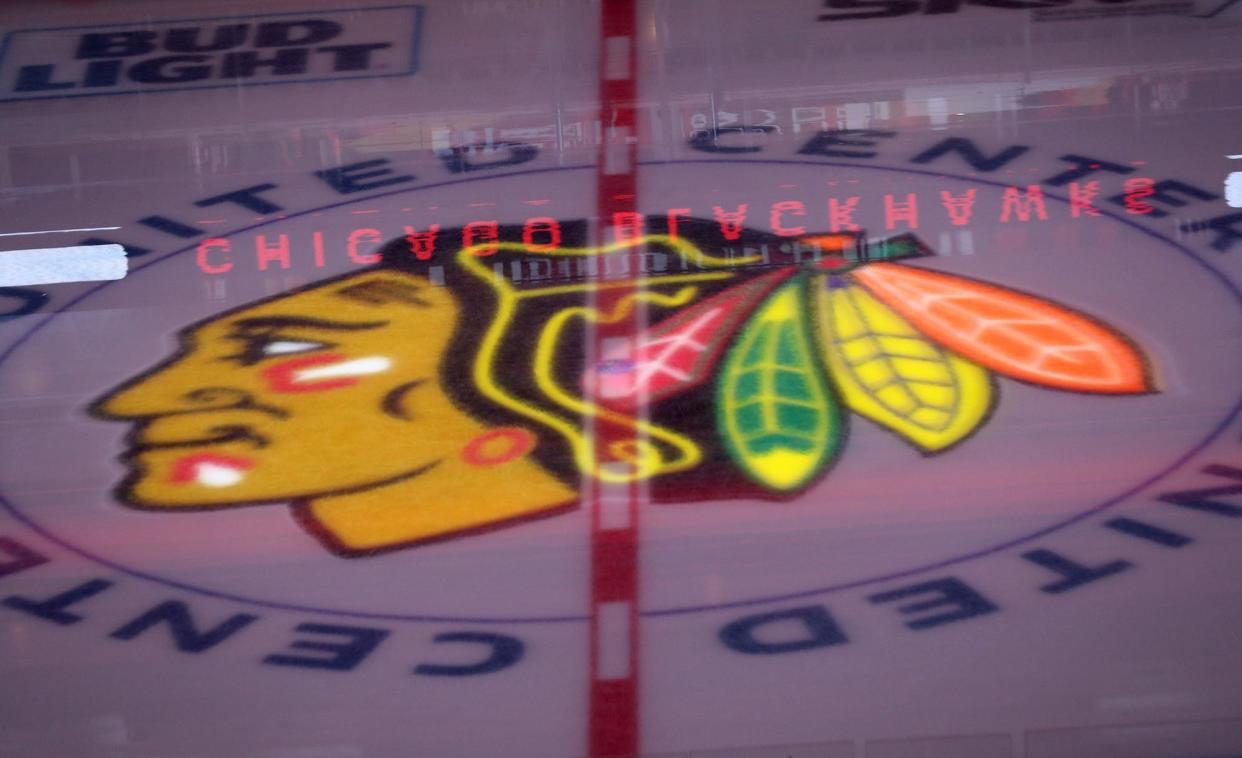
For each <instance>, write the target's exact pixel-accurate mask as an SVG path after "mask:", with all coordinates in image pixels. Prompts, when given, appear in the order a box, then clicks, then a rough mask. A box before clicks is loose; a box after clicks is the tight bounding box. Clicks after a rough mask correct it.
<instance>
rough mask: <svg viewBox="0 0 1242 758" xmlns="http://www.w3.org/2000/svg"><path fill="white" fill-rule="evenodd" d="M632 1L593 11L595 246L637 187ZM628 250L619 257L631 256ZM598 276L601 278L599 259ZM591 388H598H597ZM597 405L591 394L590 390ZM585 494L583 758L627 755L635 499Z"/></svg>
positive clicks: (606, 429)
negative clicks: (596, 41) (596, 26)
mask: <svg viewBox="0 0 1242 758" xmlns="http://www.w3.org/2000/svg"><path fill="white" fill-rule="evenodd" d="M636 16H637V8H636V0H603V2H602V4H601V6H600V45H599V56H600V61H599V72H600V73H599V77H600V126H601V133H602V140H601V142H600V148H599V156H598V160H599V167H598V169H597V182H596V210H597V222H596V225H595V229H596V244H598V245H601V246H602V245H605V244H607V243H609V242H612V241H614V240H616V239H617V238H618V236H617V234H615V233H614V231H613V230H611V229H610V227H611V226H612V225H613V223H614V219H615V218H617V214H628V213H633V212H635V211H636V210H637V205H638V201H637V190H638V182H637V176H636V173H635V167H636V158H637V152H638V151H637V133H636V119H635V117H634V101H635V96H636V94H637V82H636V81H635V79H636V77H635V73H636V58H635V40H636V37H635V31H636V27H637V18H636ZM630 254H631V253H630V251H625V252H622V253H621V255H630ZM599 264H600V269H599V271H600V273H599V276H600V278H601V279H602V278H603V277H604V276H605V269H606V266H605V262H604V261H602V260H601V261H600V262H599ZM627 289H629V288H616V289H606V290H605V289H601V290H600V291H599V293H598V294H597V296H596V298H595V305H596V307H597V308H599V310H600V312H601V313H610V312H612V310H613V309H614V308H615V307H617V305H618V304H619V303H620V301H621V299H622V298H624V297H626V296H627V295H629V294H632V292H626V291H625V290H627ZM640 319H641V313H640V312H639V310H638V309H636V310H635V312H634V313H633V314H632V315H631V316H628V317H626V318H622V319H619V320H618V321H616V322H614V323H609V324H598V325H597V326H596V328H594V329H592V330H591V331H590V334H591V336H590V338H589V339H590V342H591V344H590V345H589V350H588V351H587V352H588V355H589V356H596V357H598V356H601V355H603V354H604V351H605V345H607V344H610V343H611V342H612V341H613V340H616V339H624V338H626V337H631V336H633V335H634V334H636V333H637V330H638V329H639V328H640V327H641V324H640ZM597 387H598V383H597ZM592 394H593V395H595V397H593V398H592V401H593V402H594V404H595V405H596V406H597V407H598V406H600V404H601V398H600V397H599V396H598V389H597V390H594V391H593V392H592ZM588 423H590V424H591V425H592V427H593V429H591V430H590V431H591V433H592V434H593V435H594V438H595V441H596V447H595V450H596V452H595V458H596V461H597V463H599V464H603V463H605V462H606V461H608V460H609V459H610V457H611V456H610V454H609V448H610V446H611V445H612V444H613V443H616V442H620V441H622V440H626V439H629V438H633V436H634V431H633V430H631V429H624V428H622V427H620V426H618V425H616V424H604V423H599V422H598V421H596V420H588ZM588 482H589V483H588V484H587V487H586V488H587V490H588V491H587V492H586V493H584V496H585V498H586V500H587V502H588V503H589V506H590V509H591V582H590V591H591V599H590V600H591V622H590V674H591V681H590V702H589V706H588V708H589V710H588V718H589V722H588V724H587V735H588V742H589V751H588V752H589V755H590V756H591V758H619V757H621V756H634V755H637V754H638V748H639V725H638V713H639V710H638V544H639V543H638V540H639V537H638V500H639V497H638V496H639V491H638V488H637V486H636V485H629V486H617V485H605V484H603V483H601V482H600V481H599V479H598V478H596V477H589V478H588Z"/></svg>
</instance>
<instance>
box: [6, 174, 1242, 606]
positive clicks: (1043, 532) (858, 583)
mask: <svg viewBox="0 0 1242 758" xmlns="http://www.w3.org/2000/svg"><path fill="white" fill-rule="evenodd" d="M696 164H704V165H710V164H723V165H729V166H738V165H746V164H754V165H777V166H799V167H807V166H811V167H816V166H824V167H831V168H845V169H862V170H870V171H885V172H889V173H898V174H911V175H916V176H930V177H934V178H938V179H948V180H951V181H957V182H964V183H967V184H979V185H984V186H991V187H999V188H1001V189H1007V188H1009V187H1011V186H1014V185H1011V184H1006V183H1004V182H998V181H992V180H989V179H980V178H978V177H964V176H958V175H955V174H946V173H943V172H939V171H928V170H925V169H909V168H897V167H894V166H868V165H865V164H858V163H845V162H838V161H802V160H782V159H750V158H733V159H723V158H703V159H694V160H687V159H674V160H656V161H638V165H640V166H674V165H696ZM594 168H595V166H594V164H586V165H577V166H554V167H547V168H537V169H527V170H524V171H513V172H509V173H505V174H496V175H486V176H479V177H470V178H465V179H452V180H447V181H443V182H434V183H431V184H426V185H422V186H418V187H405V188H402V189H399V190H390V191H388V192H381V193H378V194H374V195H367V196H366V197H360V198H355V199H351V200H343V201H340V202H337V203H329V204H328V205H323V206H319V207H317V208H310V209H307V210H303V211H298V212H296V213H289V214H283V215H282V216H281V217H279V218H274V219H271V220H265V221H261V222H259V223H255V224H249V225H247V226H243V227H240V228H238V229H234V230H233V231H230V232H227V233H224V234H219V235H216V236H218V237H221V238H226V237H232V236H234V235H237V234H242V233H244V232H248V231H251V230H254V229H259V228H262V227H265V226H269V225H271V224H276V223H280V222H284V221H288V220H289V219H294V218H299V217H302V216H307V215H310V214H312V213H321V212H323V211H326V210H332V209H335V208H341V207H344V206H347V205H353V204H355V203H361V202H368V201H374V200H378V199H381V198H386V197H392V196H394V195H400V194H405V193H409V192H422V191H424V190H432V189H439V188H442V187H450V186H454V185H458V184H466V183H471V182H477V181H494V180H499V179H505V178H509V177H516V176H532V175H536V174H546V173H563V172H571V171H582V170H586V169H594ZM1044 197H1045V198H1046V199H1049V200H1056V201H1058V202H1061V203H1064V204H1066V205H1070V200H1069V199H1068V198H1066V197H1062V196H1060V195H1055V194H1051V193H1047V192H1045V193H1044ZM1098 210H1099V211H1100V214H1101V215H1102V216H1105V217H1108V218H1110V219H1112V220H1113V221H1116V222H1119V223H1121V224H1124V225H1125V226H1128V227H1130V228H1131V229H1134V230H1136V231H1138V232H1140V233H1142V234H1145V235H1147V236H1148V237H1151V238H1153V239H1155V240H1157V241H1159V242H1163V243H1164V244H1166V245H1168V246H1169V247H1172V248H1173V249H1174V250H1176V251H1178V252H1179V253H1181V254H1182V255H1183V256H1185V257H1187V258H1189V259H1190V260H1191V261H1193V262H1194V263H1196V264H1197V265H1198V266H1199V267H1200V268H1202V269H1204V270H1205V271H1207V272H1208V273H1209V274H1210V275H1211V276H1213V277H1214V278H1215V279H1216V280H1217V281H1219V282H1220V283H1221V285H1222V286H1223V287H1224V288H1225V290H1226V291H1227V292H1229V294H1230V295H1232V296H1233V299H1234V301H1235V302H1236V303H1237V304H1238V306H1239V308H1242V289H1239V287H1238V285H1237V284H1235V283H1234V282H1233V281H1232V280H1231V279H1229V277H1227V276H1225V274H1223V273H1222V272H1221V271H1219V270H1217V269H1216V268H1215V267H1213V266H1212V265H1211V264H1210V263H1208V262H1207V261H1205V260H1203V259H1202V258H1200V257H1199V255H1198V254H1197V253H1195V252H1194V251H1193V250H1191V249H1190V248H1188V247H1186V246H1185V245H1182V244H1181V243H1180V242H1177V241H1176V240H1174V239H1170V238H1169V237H1167V236H1165V235H1163V234H1161V233H1160V232H1157V231H1155V230H1153V229H1150V228H1148V227H1146V226H1142V225H1141V224H1138V223H1137V222H1134V221H1131V220H1130V219H1128V218H1125V217H1124V216H1121V215H1118V214H1117V213H1116V212H1114V211H1111V210H1109V209H1107V208H1100V209H1098ZM198 244H199V243H197V242H195V243H193V244H191V245H187V246H185V247H182V248H178V249H176V250H173V251H172V252H170V253H166V254H164V255H162V256H159V257H158V258H152V259H151V260H149V261H145V262H143V263H142V264H141V265H138V266H134V267H133V268H131V269H130V273H135V272H137V271H141V270H143V269H146V268H149V267H151V266H154V265H156V264H158V263H162V262H164V261H166V260H169V259H171V258H174V257H176V256H178V255H182V254H184V253H186V252H189V251H190V250H194V249H197V247H198ZM117 281H123V280H117ZM115 283H116V282H115V281H109V282H104V283H102V284H98V285H95V286H93V287H90V288H89V289H87V290H86V291H85V292H82V293H80V294H79V295H77V296H76V297H74V298H71V299H70V300H69V301H67V302H66V303H65V304H64V305H62V306H60V307H59V308H57V309H56V310H55V311H53V312H52V313H49V314H47V315H46V318H44V319H43V320H42V321H40V322H39V323H38V324H36V325H35V326H33V327H32V328H31V329H30V330H28V331H26V332H25V333H23V334H22V335H21V336H20V337H18V338H17V339H16V340H15V341H14V342H13V344H11V345H10V346H9V347H8V348H6V349H5V350H4V352H2V353H0V366H3V365H4V363H5V361H7V360H8V359H9V358H10V357H11V356H12V355H13V353H15V352H17V350H18V349H19V348H21V347H22V346H23V345H25V344H26V343H27V342H28V341H30V340H31V338H33V337H34V335H35V334H37V333H38V332H39V331H40V330H41V329H43V328H44V327H45V326H47V325H48V324H50V323H51V322H52V320H53V319H55V318H56V316H57V315H58V314H61V313H64V312H66V311H67V310H68V309H69V308H72V307H73V306H75V305H77V304H78V303H80V302H82V301H83V300H86V299H87V298H89V297H91V296H93V295H94V294H95V293H97V292H99V291H100V290H102V289H103V288H104V287H107V286H109V285H112V284H115ZM1239 415H1242V395H1240V396H1239V398H1238V400H1237V401H1236V402H1235V403H1234V405H1233V407H1232V408H1230V410H1229V413H1228V414H1226V416H1225V417H1224V419H1222V420H1221V421H1220V422H1219V423H1217V424H1216V426H1214V427H1213V428H1212V430H1211V432H1210V433H1209V434H1208V435H1207V437H1205V438H1204V439H1203V440H1202V441H1200V442H1198V443H1197V444H1195V445H1193V446H1192V447H1191V448H1190V449H1189V450H1187V451H1186V452H1185V453H1183V454H1182V455H1180V456H1178V457H1177V458H1176V459H1174V461H1173V462H1172V463H1171V464H1169V465H1168V466H1166V467H1165V468H1163V469H1161V470H1159V471H1158V472H1156V473H1155V474H1153V475H1151V476H1149V477H1147V478H1146V479H1144V480H1143V481H1141V482H1139V483H1138V484H1137V485H1135V486H1133V487H1131V488H1129V489H1127V490H1125V491H1124V492H1122V493H1121V494H1119V495H1117V496H1115V497H1112V498H1109V499H1108V500H1105V501H1104V502H1102V503H1099V504H1098V505H1095V506H1092V507H1091V508H1088V509H1086V510H1084V511H1082V512H1080V513H1078V514H1075V515H1074V516H1071V517H1069V518H1066V519H1063V520H1061V521H1059V522H1057V523H1055V524H1052V525H1050V526H1047V527H1044V528H1042V529H1039V530H1036V531H1034V532H1031V533H1028V534H1026V535H1023V536H1021V537H1017V538H1014V539H1011V540H1009V541H1007V542H1003V543H1001V544H999V545H994V546H992V547H990V548H984V549H982V550H976V551H973V552H970V553H964V554H961V555H958V556H955V557H952V558H947V559H944V560H941V561H935V562H933V563H928V564H923V565H921V566H916V567H914V568H910V569H904V570H902V571H896V572H892V573H889V574H884V575H882V576H878V577H871V578H868V579H857V580H854V581H850V582H842V583H839V584H835V585H828V586H826V587H816V588H812V589H808V590H801V591H798V592H788V593H782V594H779V595H767V596H763V597H758V598H750V599H746V600H734V601H729V602H724V603H711V604H703V605H693V606H681V607H673V608H660V609H654V610H640V611H639V615H640V616H644V617H651V618H656V617H664V616H678V615H685V614H691V613H703V612H707V611H719V610H728V609H732V608H744V607H750V606H755V605H766V604H769V603H776V602H783V601H787V600H796V599H801V598H806V597H811V596H815V595H825V594H829V593H833V592H841V591H843V590H849V589H856V588H858V587H863V586H866V585H871V584H880V583H883V582H889V581H893V580H896V579H903V578H905V577H908V576H913V575H916V574H922V573H926V572H928V571H935V570H937V569H941V568H945V567H947V566H952V565H955V564H958V563H965V562H967V561H972V560H975V559H978V558H983V557H986V556H989V555H994V554H996V553H1000V552H1003V551H1005V550H1009V549H1010V548H1013V547H1017V546H1018V545H1022V544H1025V543H1028V542H1031V541H1033V540H1037V539H1039V538H1041V537H1044V536H1047V535H1049V534H1051V533H1053V532H1056V531H1060V530H1061V529H1064V528H1066V527H1068V526H1072V525H1074V524H1077V523H1079V522H1081V521H1083V520H1085V519H1087V518H1090V517H1091V516H1094V515H1095V514H1097V513H1099V512H1101V511H1104V510H1106V509H1108V508H1111V507H1113V506H1115V505H1117V504H1119V503H1120V502H1122V501H1123V500H1126V499H1128V498H1129V497H1131V496H1133V495H1135V494H1136V493H1138V492H1140V491H1142V490H1144V489H1146V488H1147V487H1150V486H1151V485H1153V484H1155V483H1156V482H1158V481H1159V480H1161V479H1163V478H1164V477H1166V476H1168V475H1169V474H1171V473H1173V472H1174V471H1176V470H1177V469H1179V468H1181V467H1182V466H1183V465H1184V464H1185V463H1186V462H1187V461H1189V460H1190V459H1191V458H1193V457H1194V456H1195V455H1198V454H1199V453H1200V452H1202V451H1203V450H1204V449H1205V448H1206V447H1207V446H1208V445H1210V444H1211V443H1212V442H1214V441H1216V439H1217V438H1219V437H1220V436H1221V435H1222V434H1223V433H1224V432H1225V430H1226V429H1228V428H1229V426H1230V425H1231V424H1233V422H1234V421H1235V420H1236V419H1237V418H1238V416H1239ZM0 508H3V509H4V510H5V511H7V512H8V513H9V515H11V516H12V517H13V518H14V519H15V520H17V521H18V522H20V523H22V524H24V525H25V526H26V527H27V528H29V529H30V530H31V531H33V532H35V533H36V534H38V535H40V536H41V537H43V538H44V539H46V540H48V541H49V542H52V543H53V544H55V545H57V546H59V547H61V548H63V549H65V550H67V551H69V552H71V553H73V554H75V555H77V556H79V557H81V558H85V559H87V560H89V561H92V562H94V563H98V564H100V565H103V566H106V567H108V568H110V569H112V570H114V571H117V572H119V573H122V574H126V575H128V576H132V577H134V578H137V579H143V580H146V581H150V582H153V583H156V584H160V585H163V586H165V587H170V588H173V589H177V590H182V591H185V592H191V593H194V594H198V595H203V596H206V597H213V598H217V599H220V600H229V601H232V602H237V603H243V604H246V605H253V606H258V607H261V608H270V609H272V610H281V611H294V612H299V613H313V614H321V615H326V616H339V617H346V618H357V619H367V620H374V621H408V622H417V623H463V624H556V623H574V622H577V623H581V622H584V621H588V620H589V619H590V616H589V615H586V614H581V615H569V616H532V617H515V618H505V617H473V616H435V615H424V614H401V613H377V612H371V611H347V610H341V609H334V608H318V607H315V606H306V605H299V604H296V603H282V602H279V601H271V600H261V599H256V598H250V597H246V596H243V595H236V594H233V593H230V592H222V591H219V590H212V589H207V588H204V587H198V586H196V585H192V584H187V583H185V582H181V581H178V580H175V579H167V578H165V577H161V576H157V575H155V574H150V573H148V572H146V571H141V570H138V569H134V568H130V567H129V566H125V565H123V564H120V563H117V562H116V561H113V560H111V559H109V558H104V557H103V556H100V555H96V554H95V553H93V552H91V551H89V550H86V549H84V548H80V547H78V546H77V545H75V544H73V543H70V542H68V541H66V540H64V539H62V538H61V537H59V536H57V535H56V534H55V533H53V532H52V531H49V530H48V529H47V528H46V527H44V526H43V525H42V524H39V523H38V522H37V521H35V520H34V519H32V518H31V517H30V516H28V515H27V514H26V513H24V512H23V511H22V510H21V509H19V508H18V507H17V506H16V505H14V504H13V503H12V502H10V501H9V499H8V498H7V497H5V495H4V493H3V492H0Z"/></svg>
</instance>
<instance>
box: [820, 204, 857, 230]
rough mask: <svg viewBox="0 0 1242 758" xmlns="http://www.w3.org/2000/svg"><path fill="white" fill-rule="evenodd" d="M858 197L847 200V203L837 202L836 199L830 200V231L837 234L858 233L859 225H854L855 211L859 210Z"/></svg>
mask: <svg viewBox="0 0 1242 758" xmlns="http://www.w3.org/2000/svg"><path fill="white" fill-rule="evenodd" d="M858 200H859V198H858V196H857V195H854V196H852V197H848V198H846V199H845V202H841V201H840V200H837V199H836V198H835V197H830V198H828V229H829V231H831V232H833V233H834V234H835V233H836V232H840V231H846V232H856V231H858V230H859V229H860V227H859V226H858V224H856V223H854V211H856V210H858Z"/></svg>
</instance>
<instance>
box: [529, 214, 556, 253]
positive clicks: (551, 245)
mask: <svg viewBox="0 0 1242 758" xmlns="http://www.w3.org/2000/svg"><path fill="white" fill-rule="evenodd" d="M537 233H543V234H546V235H548V241H547V242H539V243H536V242H535V241H534V240H535V234H537ZM522 244H524V245H529V246H530V248H531V250H537V251H544V250H555V249H556V248H558V247H560V246H561V225H560V222H558V221H557V220H556V219H554V218H551V217H549V216H536V217H535V218H528V219H526V223H525V224H522Z"/></svg>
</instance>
